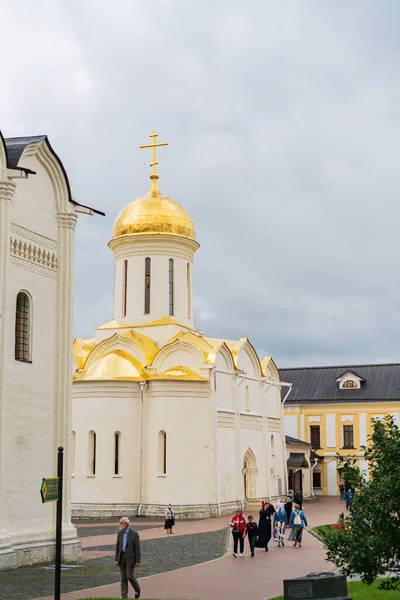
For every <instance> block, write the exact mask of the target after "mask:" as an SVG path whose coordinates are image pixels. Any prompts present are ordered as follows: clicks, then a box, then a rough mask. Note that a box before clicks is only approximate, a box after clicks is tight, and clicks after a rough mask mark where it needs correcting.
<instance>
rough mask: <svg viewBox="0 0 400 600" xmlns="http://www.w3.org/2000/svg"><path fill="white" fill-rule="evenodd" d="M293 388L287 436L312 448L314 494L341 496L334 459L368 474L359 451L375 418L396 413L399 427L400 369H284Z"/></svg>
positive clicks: (392, 366)
mask: <svg viewBox="0 0 400 600" xmlns="http://www.w3.org/2000/svg"><path fill="white" fill-rule="evenodd" d="M279 374H280V377H281V379H282V380H284V381H287V382H289V383H292V384H293V387H292V392H291V394H290V395H289V397H288V398H287V400H286V403H285V407H284V408H285V433H286V435H289V436H292V437H294V438H299V439H300V440H304V441H306V442H310V443H311V444H312V449H313V451H315V452H317V454H318V457H320V458H318V461H317V460H315V461H314V464H313V465H311V467H312V471H313V476H312V483H313V488H314V493H315V494H321V495H329V496H335V495H338V494H339V487H338V484H339V481H340V479H341V477H342V473H341V472H340V470H338V468H337V460H336V454H337V452H339V453H340V454H342V455H347V456H354V457H356V458H357V459H358V463H359V466H360V469H361V470H362V471H365V472H367V470H368V465H367V463H366V461H364V459H363V452H362V450H361V449H360V446H363V445H365V444H367V439H368V436H369V435H370V433H371V427H372V419H374V418H382V417H383V416H384V415H387V414H392V415H393V416H394V417H395V419H396V421H397V424H399V423H400V364H382V365H379V364H376V365H358V366H339V367H312V368H309V367H305V368H295V369H280V371H279Z"/></svg>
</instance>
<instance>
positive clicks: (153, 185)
mask: <svg viewBox="0 0 400 600" xmlns="http://www.w3.org/2000/svg"><path fill="white" fill-rule="evenodd" d="M149 137H150V138H151V140H152V143H151V144H143V145H142V146H139V148H151V149H152V157H151V158H152V161H151V163H150V166H151V167H153V171H152V173H151V175H150V179H151V195H152V196H157V195H158V194H159V193H160V192H159V189H158V185H157V179H158V177H159V175H158V173H157V168H156V167H157V165H158V161H157V150H156V148H158V147H159V146H168V142H156V138H158V133H157V132H156V131H154V129H153V131H152V132H151V134H150V135H149Z"/></svg>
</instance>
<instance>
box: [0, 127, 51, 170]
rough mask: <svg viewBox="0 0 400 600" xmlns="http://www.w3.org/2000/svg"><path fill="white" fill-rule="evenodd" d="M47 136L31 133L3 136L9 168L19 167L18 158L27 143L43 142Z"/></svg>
mask: <svg viewBox="0 0 400 600" xmlns="http://www.w3.org/2000/svg"><path fill="white" fill-rule="evenodd" d="M46 137H47V136H45V135H32V136H29V137H15V138H5V139H4V142H5V146H6V151H7V166H8V168H9V169H18V168H19V169H20V168H21V167H19V166H18V162H19V159H20V158H21V155H22V153H23V151H24V150H25V148H26V147H27V146H29V144H36V143H37V142H43V140H45V139H46Z"/></svg>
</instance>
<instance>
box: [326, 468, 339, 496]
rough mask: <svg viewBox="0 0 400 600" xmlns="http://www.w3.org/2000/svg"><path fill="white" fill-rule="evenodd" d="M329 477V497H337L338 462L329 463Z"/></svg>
mask: <svg viewBox="0 0 400 600" xmlns="http://www.w3.org/2000/svg"><path fill="white" fill-rule="evenodd" d="M327 476H328V496H337V494H338V489H339V488H338V486H337V481H336V480H337V476H336V460H330V461H329V462H328V463H327Z"/></svg>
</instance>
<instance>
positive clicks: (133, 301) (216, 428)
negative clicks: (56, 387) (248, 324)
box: [71, 132, 287, 517]
mask: <svg viewBox="0 0 400 600" xmlns="http://www.w3.org/2000/svg"><path fill="white" fill-rule="evenodd" d="M150 137H151V140H152V142H151V143H150V144H148V145H146V146H144V147H149V148H152V154H153V156H152V163H151V166H152V173H151V175H150V178H151V188H150V191H149V193H148V194H147V195H146V196H144V197H142V198H138V199H137V200H134V201H133V202H131V203H129V204H128V205H127V206H125V208H123V209H122V211H121V212H120V213H119V215H118V217H117V219H116V221H115V224H114V227H113V231H112V239H111V241H110V242H109V247H110V249H111V251H112V252H113V254H114V263H115V275H114V310H113V318H112V320H111V321H109V322H108V323H105V324H101V325H99V327H97V328H96V332H95V336H94V337H93V338H90V339H82V338H78V339H76V340H75V341H74V346H73V356H74V359H75V363H76V365H75V366H76V370H75V371H74V374H73V409H72V446H71V474H72V486H71V487H72V491H71V500H72V511H73V514H74V515H76V516H82V517H83V516H104V517H105V516H109V517H117V516H118V517H119V516H120V515H121V514H130V515H160V514H162V513H163V511H164V508H165V506H166V505H167V504H168V502H171V503H172V505H173V506H174V508H175V512H176V515H177V516H180V517H208V516H217V515H220V514H224V513H229V512H232V510H234V509H235V508H237V507H238V506H244V505H245V503H246V502H253V501H259V500H261V499H264V498H276V497H278V496H280V495H282V494H284V493H285V492H286V482H287V476H286V460H285V437H284V428H283V427H284V425H283V411H282V405H281V388H282V387H283V386H285V385H287V384H285V383H283V382H281V381H280V379H279V374H278V370H277V368H276V365H275V363H274V361H273V359H272V358H271V357H269V356H267V357H265V358H263V359H260V358H259V356H258V355H257V352H256V351H255V349H254V347H253V346H252V344H251V343H250V341H249V340H248V339H247V338H242V339H240V340H235V341H232V340H223V339H216V338H213V337H209V336H208V335H206V334H205V333H203V332H201V331H199V330H198V329H196V327H195V323H194V315H193V294H192V284H193V282H192V274H193V261H194V255H195V252H196V251H197V250H198V249H199V243H198V242H197V239H196V233H195V228H194V225H193V222H192V220H191V218H190V216H189V215H188V213H187V212H186V210H185V209H184V208H183V207H182V206H180V205H179V204H178V203H177V202H175V201H174V200H172V199H171V198H168V197H166V196H164V195H162V193H161V192H160V190H159V188H158V181H157V180H158V178H159V176H158V174H157V171H156V165H157V164H158V163H157V160H156V148H157V146H159V145H166V144H165V143H162V144H160V143H157V142H156V138H157V134H156V133H155V132H153V133H152V134H151V136H150Z"/></svg>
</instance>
